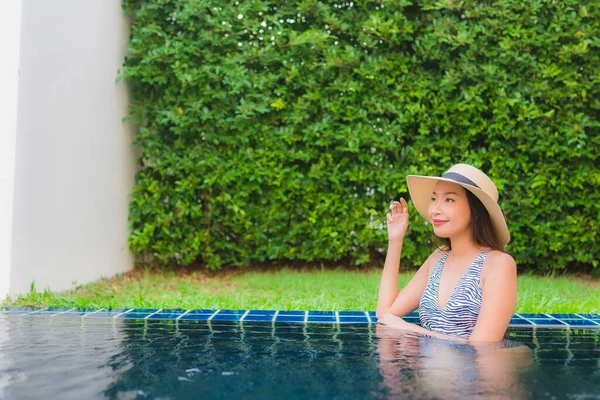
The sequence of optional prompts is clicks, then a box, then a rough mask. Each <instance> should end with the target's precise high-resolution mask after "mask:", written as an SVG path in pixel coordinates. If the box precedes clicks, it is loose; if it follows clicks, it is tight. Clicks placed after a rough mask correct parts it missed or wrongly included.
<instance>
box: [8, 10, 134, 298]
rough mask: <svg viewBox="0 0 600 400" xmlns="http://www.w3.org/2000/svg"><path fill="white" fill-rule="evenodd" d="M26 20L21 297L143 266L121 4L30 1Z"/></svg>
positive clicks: (18, 208)
mask: <svg viewBox="0 0 600 400" xmlns="http://www.w3.org/2000/svg"><path fill="white" fill-rule="evenodd" d="M0 2H2V3H11V2H13V0H9V1H7V0H0ZM21 21H22V22H21V25H22V29H21V48H20V72H19V94H18V97H19V100H18V102H19V109H18V113H17V121H18V123H17V125H18V126H17V138H16V151H15V154H16V156H15V169H14V171H15V172H14V176H15V178H14V205H13V210H14V211H13V216H12V218H13V223H12V226H13V230H12V252H11V258H12V260H11V271H10V274H11V276H10V282H11V283H10V293H11V294H12V293H22V292H27V291H28V290H29V286H30V284H31V282H32V281H34V282H35V285H36V289H37V290H43V289H45V288H49V289H51V290H64V289H70V288H72V287H73V283H74V282H77V283H79V284H82V283H87V282H90V281H93V280H96V279H99V278H100V277H103V276H104V277H109V276H112V275H114V274H115V273H118V272H124V271H127V270H129V269H131V268H132V266H133V259H132V256H131V254H130V253H129V251H128V248H127V236H128V224H127V212H128V196H129V194H130V192H131V190H132V187H133V181H134V175H135V169H136V154H135V152H134V149H133V146H132V139H133V135H134V133H135V132H134V127H133V126H132V125H131V124H129V123H124V122H123V121H122V118H123V117H125V116H126V115H127V113H128V110H127V107H128V104H129V97H128V90H127V86H126V82H125V81H120V82H119V83H115V80H116V78H117V74H118V71H119V69H121V68H122V64H123V61H124V57H125V54H126V49H127V40H128V38H129V21H128V18H127V17H125V16H124V15H123V12H122V10H121V1H120V0H85V1H82V0H23V1H22V12H21ZM1 56H2V55H0V57H1Z"/></svg>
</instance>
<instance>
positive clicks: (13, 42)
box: [0, 0, 21, 300]
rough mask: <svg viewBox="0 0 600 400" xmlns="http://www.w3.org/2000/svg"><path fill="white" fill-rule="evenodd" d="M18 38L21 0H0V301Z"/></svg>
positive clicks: (6, 282) (7, 241)
mask: <svg viewBox="0 0 600 400" xmlns="http://www.w3.org/2000/svg"><path fill="white" fill-rule="evenodd" d="M20 39H21V0H10V1H0V300H2V299H4V297H5V296H6V295H7V294H8V292H9V290H10V279H11V274H10V272H11V246H12V224H13V218H12V215H13V197H14V178H15V149H16V147H15V146H16V145H15V143H16V137H17V104H18V87H19V49H20V44H21V40H20Z"/></svg>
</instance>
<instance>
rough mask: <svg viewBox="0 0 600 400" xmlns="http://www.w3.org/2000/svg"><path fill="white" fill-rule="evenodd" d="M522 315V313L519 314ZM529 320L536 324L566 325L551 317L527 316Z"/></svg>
mask: <svg viewBox="0 0 600 400" xmlns="http://www.w3.org/2000/svg"><path fill="white" fill-rule="evenodd" d="M521 315H522V314H521ZM528 319H529V320H530V321H531V322H533V323H534V324H535V325H537V326H559V327H563V328H566V327H567V325H565V324H563V323H561V322H560V321H557V320H555V319H551V318H528Z"/></svg>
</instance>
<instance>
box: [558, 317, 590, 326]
mask: <svg viewBox="0 0 600 400" xmlns="http://www.w3.org/2000/svg"><path fill="white" fill-rule="evenodd" d="M561 321H562V322H565V323H567V324H569V326H575V327H582V326H585V327H598V328H600V323H595V322H594V321H593V320H590V321H588V320H586V319H583V318H579V319H571V318H561Z"/></svg>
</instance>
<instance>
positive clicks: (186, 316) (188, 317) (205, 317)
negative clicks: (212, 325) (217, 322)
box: [178, 312, 214, 321]
mask: <svg viewBox="0 0 600 400" xmlns="http://www.w3.org/2000/svg"><path fill="white" fill-rule="evenodd" d="M213 314H214V312H213V313H212V314H192V313H188V314H183V315H181V316H180V317H178V319H179V320H180V321H183V320H186V321H206V320H208V319H209V318H210V316H211V315H213Z"/></svg>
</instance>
